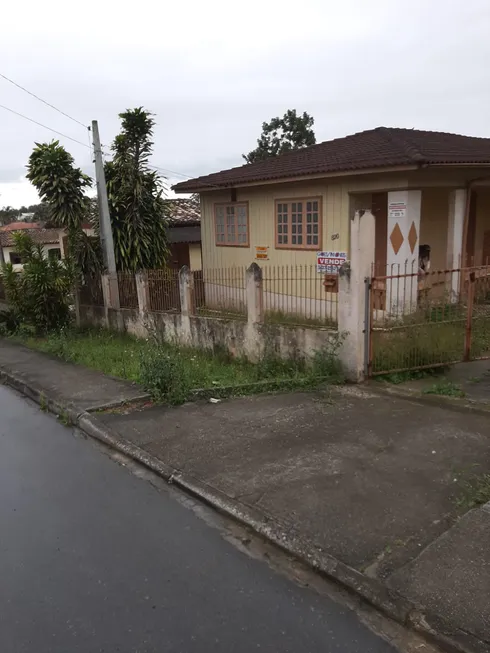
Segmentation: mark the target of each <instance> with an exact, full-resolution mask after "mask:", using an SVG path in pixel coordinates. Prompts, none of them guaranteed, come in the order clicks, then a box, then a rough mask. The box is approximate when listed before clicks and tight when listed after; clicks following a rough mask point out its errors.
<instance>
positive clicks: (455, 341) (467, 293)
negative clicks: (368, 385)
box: [364, 265, 490, 376]
mask: <svg viewBox="0 0 490 653" xmlns="http://www.w3.org/2000/svg"><path fill="white" fill-rule="evenodd" d="M382 272H383V274H379V273H375V272H374V270H373V273H372V275H371V276H370V277H368V278H366V280H365V283H366V314H365V321H366V324H365V331H364V333H365V338H366V340H365V368H366V369H365V373H366V376H375V375H379V374H388V373H392V372H402V371H408V370H420V369H424V368H431V367H437V366H443V365H450V364H452V363H459V362H461V361H469V360H477V359H483V358H490V265H485V266H473V267H466V268H455V269H451V270H434V271H430V272H427V273H424V274H422V273H421V272H420V271H418V270H416V271H414V270H410V271H408V272H407V270H406V266H405V269H404V270H403V271H400V266H394V265H393V266H390V267H389V268H388V269H387V270H386V269H384V270H383V271H382Z"/></svg>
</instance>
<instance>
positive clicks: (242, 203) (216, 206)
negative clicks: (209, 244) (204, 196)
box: [213, 201, 250, 247]
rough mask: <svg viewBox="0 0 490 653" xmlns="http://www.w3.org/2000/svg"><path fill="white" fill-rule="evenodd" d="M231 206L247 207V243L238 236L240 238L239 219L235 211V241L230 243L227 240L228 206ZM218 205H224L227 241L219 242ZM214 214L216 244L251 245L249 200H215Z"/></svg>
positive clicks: (217, 245) (221, 245) (226, 245)
mask: <svg viewBox="0 0 490 653" xmlns="http://www.w3.org/2000/svg"><path fill="white" fill-rule="evenodd" d="M229 206H233V207H235V208H236V207H245V210H246V213H247V230H246V237H247V240H246V242H245V243H239V242H238V240H237V238H238V221H237V214H236V213H235V217H234V226H235V241H234V242H233V243H230V242H228V241H227V240H226V238H227V236H228V232H227V229H226V227H227V222H226V208H227V207H229ZM218 207H223V208H224V210H225V224H224V229H225V231H224V236H225V242H224V243H219V242H218V240H217V228H216V227H217V217H218V216H217V213H218V212H217V209H218ZM213 214H214V219H213V226H214V244H215V246H216V247H250V214H249V207H248V201H245V202H215V204H214V205H213Z"/></svg>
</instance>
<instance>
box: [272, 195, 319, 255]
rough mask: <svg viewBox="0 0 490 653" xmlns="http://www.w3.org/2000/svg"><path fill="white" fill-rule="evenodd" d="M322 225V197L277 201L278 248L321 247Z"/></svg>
mask: <svg viewBox="0 0 490 653" xmlns="http://www.w3.org/2000/svg"><path fill="white" fill-rule="evenodd" d="M321 225H322V212H321V199H320V198H310V199H308V198H307V199H294V200H277V201H276V247H277V248H282V249H320V248H321V243H322V238H321Z"/></svg>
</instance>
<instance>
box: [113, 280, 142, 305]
mask: <svg viewBox="0 0 490 653" xmlns="http://www.w3.org/2000/svg"><path fill="white" fill-rule="evenodd" d="M117 282H118V288H119V306H120V307H121V308H138V291H137V290H136V277H135V275H134V274H133V272H118V273H117Z"/></svg>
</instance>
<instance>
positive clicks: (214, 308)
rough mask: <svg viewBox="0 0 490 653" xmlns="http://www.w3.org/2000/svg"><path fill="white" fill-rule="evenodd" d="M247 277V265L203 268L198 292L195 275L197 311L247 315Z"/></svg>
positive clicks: (235, 315) (210, 313)
mask: <svg viewBox="0 0 490 653" xmlns="http://www.w3.org/2000/svg"><path fill="white" fill-rule="evenodd" d="M201 276H202V278H201ZM245 279H246V268H245V266H236V267H231V268H215V269H209V268H207V269H204V270H202V273H201V275H200V276H199V278H198V291H197V292H196V278H195V277H194V294H195V297H196V309H197V311H198V312H199V313H200V314H201V315H203V314H207V315H226V316H231V317H237V318H242V317H246V315H247V298H246V292H245Z"/></svg>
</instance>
